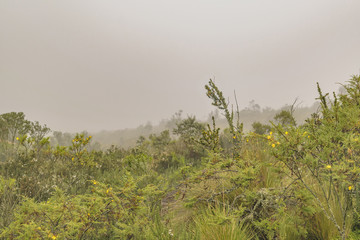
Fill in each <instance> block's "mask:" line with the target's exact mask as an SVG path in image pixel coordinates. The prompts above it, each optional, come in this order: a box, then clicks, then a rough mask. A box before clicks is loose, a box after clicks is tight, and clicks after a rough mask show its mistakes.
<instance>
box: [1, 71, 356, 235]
mask: <svg viewBox="0 0 360 240" xmlns="http://www.w3.org/2000/svg"><path fill="white" fill-rule="evenodd" d="M344 89H345V90H346V93H343V94H340V95H335V94H333V98H332V99H330V98H329V95H328V94H323V93H322V92H321V89H320V87H319V86H318V91H319V100H320V102H321V108H320V112H317V113H314V114H313V115H312V117H311V118H309V119H308V120H307V122H306V123H305V124H303V125H301V126H298V125H297V124H296V122H295V120H294V117H293V112H294V111H293V106H291V107H290V109H289V110H285V109H284V110H283V111H281V112H279V113H278V114H277V115H276V116H275V118H274V122H275V124H272V128H271V129H270V127H269V125H267V124H261V123H258V122H255V123H254V124H253V129H254V132H253V133H248V134H245V133H244V132H243V131H242V124H240V123H239V118H237V121H236V123H235V121H234V112H233V111H232V110H230V109H231V108H230V107H229V103H228V101H226V100H225V97H224V95H223V93H222V92H221V91H220V90H219V89H218V87H217V86H216V85H215V84H214V82H213V81H211V80H210V82H209V84H208V85H206V90H207V95H208V97H209V98H210V99H211V100H212V104H213V105H214V106H216V107H217V108H218V109H219V110H220V111H221V112H222V113H223V114H224V116H225V117H226V120H227V127H226V128H225V129H220V128H219V127H218V126H217V125H216V123H215V117H213V118H212V124H208V125H207V126H205V125H203V124H201V123H199V122H197V121H196V119H195V117H188V118H187V119H181V116H180V114H181V112H179V113H178V114H177V115H176V116H175V117H173V119H172V120H171V128H172V131H173V133H174V134H175V135H176V136H178V137H177V138H175V139H173V138H172V136H171V134H170V130H171V129H169V130H165V131H163V132H161V133H160V134H151V135H146V136H149V137H141V138H139V140H138V142H137V146H136V147H135V148H131V149H122V148H119V147H116V146H111V147H109V148H108V149H106V150H96V151H95V150H94V148H93V147H92V140H93V137H92V136H88V134H87V133H81V134H80V133H79V134H75V135H70V134H63V133H60V132H54V136H53V138H51V139H50V138H49V136H48V133H49V132H50V129H48V128H47V127H46V126H45V125H44V126H41V125H40V124H39V123H38V122H30V121H28V120H26V119H25V115H24V114H23V113H5V114H2V115H0V239H169V240H170V239H184V240H185V239H186V240H187V239H291V240H294V239H299V240H303V239H329V240H330V239H359V236H360V191H359V189H360V188H359V187H360V182H359V174H360V165H359V162H360V158H359V156H360V152H359V149H360V141H359V139H360V121H359V119H360V107H359V104H360V99H359V98H360V77H359V76H354V77H353V78H352V79H351V80H350V81H349V82H348V84H347V85H345V86H344ZM256 111H259V109H258V108H256ZM237 113H238V111H237ZM150 127H151V126H150ZM145 128H147V127H145ZM149 129H150V128H149ZM150 130H151V129H150ZM150 130H149V131H150ZM148 134H150V132H148ZM50 141H51V144H50Z"/></svg>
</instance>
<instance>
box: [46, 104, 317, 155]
mask: <svg viewBox="0 0 360 240" xmlns="http://www.w3.org/2000/svg"><path fill="white" fill-rule="evenodd" d="M290 107H291V106H290V105H285V106H283V107H282V108H280V109H273V108H270V107H264V108H262V107H261V106H260V105H259V104H256V103H255V101H253V100H252V101H250V102H249V105H248V107H246V108H244V109H242V110H240V111H239V117H240V122H242V123H243V124H244V132H249V131H252V130H253V129H252V124H253V123H254V122H260V123H262V124H269V122H270V121H273V120H274V116H275V115H276V114H277V113H279V112H280V111H282V110H288V109H289V108H290ZM318 107H319V103H318V102H315V103H314V104H313V105H311V106H301V105H300V104H298V105H295V111H294V118H295V119H296V122H297V124H302V123H304V122H305V120H306V119H307V118H308V117H310V115H311V114H312V113H314V112H317V110H318ZM212 116H214V119H215V122H216V126H217V127H219V128H220V129H221V130H224V129H225V128H226V127H227V123H226V119H225V118H224V117H223V116H222V115H221V114H220V113H219V112H218V111H217V110H214V111H213V112H211V113H209V116H208V119H197V120H198V121H199V122H202V123H205V124H208V123H209V124H211V122H212V120H211V119H212ZM187 117H188V116H187V115H186V114H185V113H183V111H181V110H179V111H178V112H176V113H175V114H173V116H171V117H170V118H169V119H163V120H161V121H160V122H159V123H158V124H155V125H153V124H152V123H151V122H147V123H145V124H142V125H140V126H138V127H137V128H125V129H119V130H115V131H109V130H103V131H100V132H94V133H91V134H92V135H93V136H94V143H93V144H92V148H93V149H106V148H108V147H110V146H111V145H114V146H118V147H121V148H125V149H127V148H131V147H134V146H136V144H137V141H138V140H139V138H140V137H141V136H143V137H145V138H148V137H149V136H150V135H151V134H155V135H157V134H160V133H161V132H162V131H164V130H169V131H170V135H171V136H172V138H176V136H175V135H174V134H173V129H175V128H176V126H177V125H176V124H177V123H179V122H180V121H181V120H183V119H185V118H187ZM71 138H72V134H70V133H61V132H57V131H55V132H54V137H52V143H53V144H55V145H56V144H60V145H68V144H70V141H71Z"/></svg>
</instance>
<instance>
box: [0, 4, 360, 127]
mask: <svg viewBox="0 0 360 240" xmlns="http://www.w3.org/2000/svg"><path fill="white" fill-rule="evenodd" d="M359 10H360V1H359V0H338V1H335V0H312V1H310V0H301V1H298V0H291V1H289V0H273V1H271V0H238V1H232V0H202V1H200V0H181V1H180V0H176V1H175V0H162V1H161V0H151V1H150V0H129V1H126V0H113V1H110V0H101V1H99V0H82V1H77V0H52V1H49V0H31V1H29V0H22V1H18V0H0V83H1V87H0V113H5V112H10V111H22V112H24V113H25V114H26V115H27V117H28V118H29V119H30V120H38V121H40V122H41V123H43V124H47V125H48V126H49V127H50V128H51V129H53V130H62V131H81V130H84V129H87V130H90V131H97V130H101V129H107V130H112V129H121V128H126V127H136V126H138V125H139V124H143V123H146V122H147V121H151V122H152V123H153V124H156V123H157V122H158V121H160V120H161V119H165V118H170V117H171V115H172V114H173V113H175V112H177V111H178V110H180V109H182V110H183V111H184V113H185V115H186V114H195V115H196V116H198V118H200V119H202V118H205V117H206V116H207V115H208V113H209V112H210V111H211V110H213V107H212V106H211V102H210V100H209V99H208V98H207V97H206V94H205V90H204V85H205V84H206V83H207V82H208V80H209V78H213V77H215V80H216V83H217V84H218V86H219V87H220V88H221V89H222V90H223V91H224V93H225V95H226V96H230V97H232V96H233V91H234V90H236V93H237V98H238V102H239V105H240V107H241V108H243V107H246V106H247V105H248V103H249V101H251V100H255V102H256V103H258V104H260V106H262V107H265V106H270V107H274V108H275V107H276V108H277V107H281V106H283V105H284V104H287V103H292V102H293V101H294V99H295V98H296V97H299V99H300V100H301V101H303V103H304V105H305V106H306V105H310V104H312V103H313V102H314V98H315V97H316V96H317V93H316V82H317V81H318V82H320V84H321V86H322V87H323V90H324V91H334V90H337V89H338V87H339V86H338V85H337V84H336V82H342V83H343V82H345V81H346V80H348V79H349V78H350V76H351V75H352V74H359V69H360V14H359ZM231 99H232V98H231Z"/></svg>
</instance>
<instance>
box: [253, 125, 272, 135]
mask: <svg viewBox="0 0 360 240" xmlns="http://www.w3.org/2000/svg"><path fill="white" fill-rule="evenodd" d="M252 128H253V131H254V133H256V134H259V135H264V134H268V133H269V132H270V131H271V127H270V125H268V124H262V123H260V122H254V123H253V124H252Z"/></svg>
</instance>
